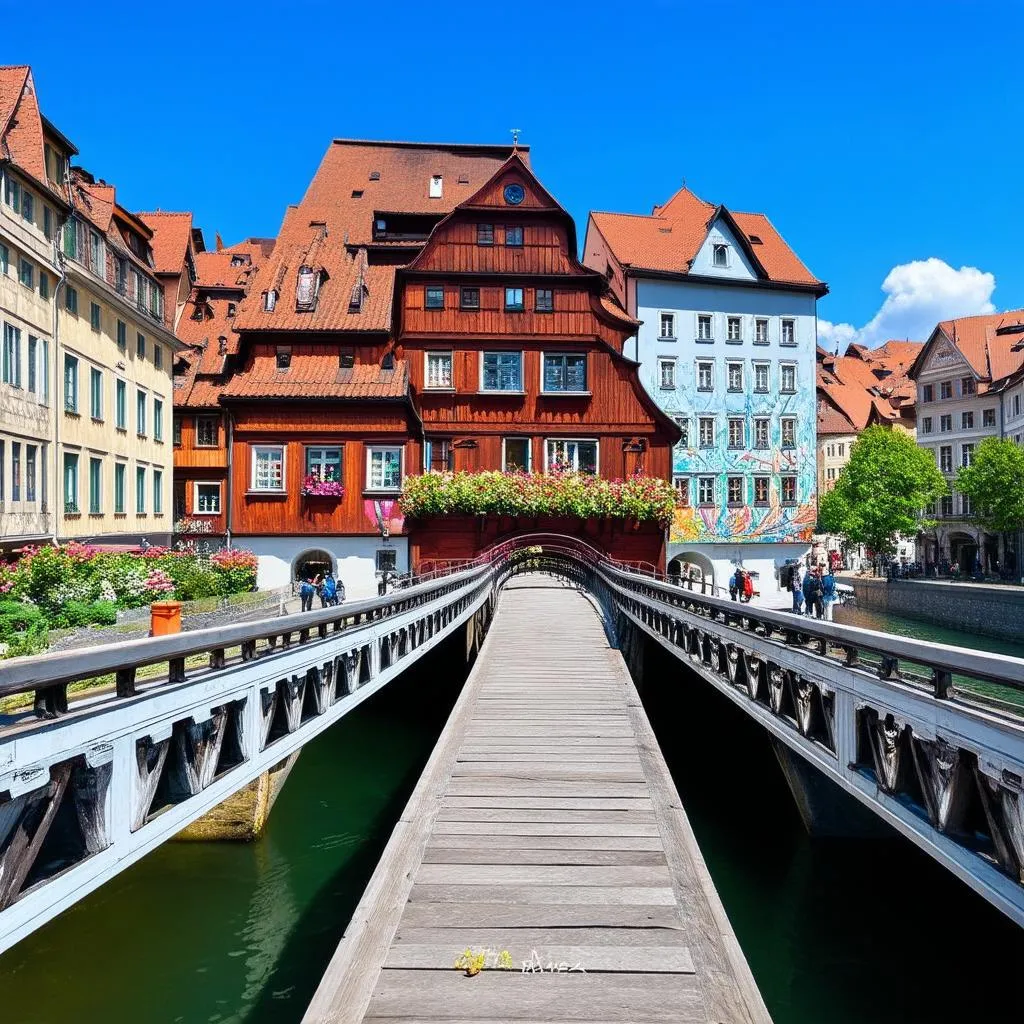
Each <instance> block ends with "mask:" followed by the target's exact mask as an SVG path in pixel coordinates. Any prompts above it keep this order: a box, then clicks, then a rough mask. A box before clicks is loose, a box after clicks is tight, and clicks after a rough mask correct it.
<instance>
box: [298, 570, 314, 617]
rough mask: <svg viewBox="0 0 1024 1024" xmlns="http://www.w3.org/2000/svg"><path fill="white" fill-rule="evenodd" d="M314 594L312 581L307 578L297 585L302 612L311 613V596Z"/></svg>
mask: <svg viewBox="0 0 1024 1024" xmlns="http://www.w3.org/2000/svg"><path fill="white" fill-rule="evenodd" d="M315 593H316V587H314V586H313V581H312V580H311V579H310V578H309V577H308V576H307V577H306V578H305V579H304V580H303V581H302V582H301V583H300V584H299V598H300V600H301V601H302V610H303V611H304V612H311V611H312V610H313V595H314V594H315Z"/></svg>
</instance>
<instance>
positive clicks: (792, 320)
mask: <svg viewBox="0 0 1024 1024" xmlns="http://www.w3.org/2000/svg"><path fill="white" fill-rule="evenodd" d="M786 324H792V325H793V340H792V341H786ZM779 344H780V345H782V346H784V347H785V348H796V346H797V345H798V344H799V341H798V339H797V336H796V317H795V316H784V317H780V318H779Z"/></svg>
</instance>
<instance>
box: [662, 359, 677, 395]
mask: <svg viewBox="0 0 1024 1024" xmlns="http://www.w3.org/2000/svg"><path fill="white" fill-rule="evenodd" d="M658 380H659V382H660V383H659V387H660V388H661V389H662V390H663V391H672V390H674V389H675V386H676V361H675V360H674V359H659V360H658Z"/></svg>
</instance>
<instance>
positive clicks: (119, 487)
mask: <svg viewBox="0 0 1024 1024" xmlns="http://www.w3.org/2000/svg"><path fill="white" fill-rule="evenodd" d="M126 470H127V466H126V465H125V464H124V463H123V462H115V463H114V515H118V516H122V515H124V511H125V472H126Z"/></svg>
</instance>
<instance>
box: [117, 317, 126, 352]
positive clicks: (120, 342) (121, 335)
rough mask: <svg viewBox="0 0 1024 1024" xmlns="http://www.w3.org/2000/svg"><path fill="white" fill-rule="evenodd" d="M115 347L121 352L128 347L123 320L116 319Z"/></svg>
mask: <svg viewBox="0 0 1024 1024" xmlns="http://www.w3.org/2000/svg"><path fill="white" fill-rule="evenodd" d="M117 347H118V348H119V349H120V350H121V351H122V352H123V351H124V350H125V349H126V348H127V347H128V327H127V325H126V324H125V322H124V321H123V320H118V321H117Z"/></svg>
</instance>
